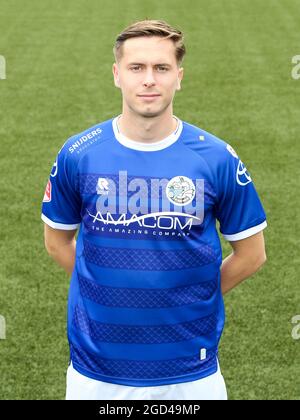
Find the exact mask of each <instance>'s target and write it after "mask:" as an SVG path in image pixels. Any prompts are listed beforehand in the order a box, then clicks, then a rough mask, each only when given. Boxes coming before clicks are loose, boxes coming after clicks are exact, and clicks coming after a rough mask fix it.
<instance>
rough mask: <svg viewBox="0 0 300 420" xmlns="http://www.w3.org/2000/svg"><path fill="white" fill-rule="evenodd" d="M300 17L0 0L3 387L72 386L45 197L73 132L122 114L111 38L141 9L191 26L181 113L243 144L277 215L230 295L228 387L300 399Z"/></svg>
mask: <svg viewBox="0 0 300 420" xmlns="http://www.w3.org/2000/svg"><path fill="white" fill-rule="evenodd" d="M299 15H300V3H299V1H298V0H286V1H284V0H278V1H276V0H264V1H260V0H252V1H251V2H249V1H247V0H227V1H225V0H210V1H208V0H206V1H204V0H199V1H197V2H194V1H191V0H187V1H183V2H182V1H178V0H165V1H164V2H161V1H157V0H151V1H150V0H144V1H143V2H139V1H137V0H124V1H120V0H115V1H107V0H77V1H71V0H64V1H63V2H60V1H58V0H44V1H43V2H40V1H37V0H29V1H27V2H23V1H21V0H10V1H9V2H4V1H3V0H0V55H3V56H4V57H5V59H6V63H7V68H6V71H7V79H6V80H0V139H1V141H0V147H1V149H0V150H1V152H0V171H1V172H0V174H1V177H0V199H1V206H0V217H1V229H0V314H2V315H3V316H5V319H6V323H7V338H6V340H0V399H63V398H64V397H65V373H66V369H67V363H68V346H67V338H66V325H65V324H66V301H67V292H68V283H69V279H68V277H67V275H66V274H64V272H63V271H62V270H61V269H60V268H59V267H58V266H56V265H55V263H54V262H52V261H51V260H50V258H49V257H48V256H47V254H46V252H45V249H44V245H43V223H42V221H41V220H40V207H41V201H42V198H43V194H44V188H45V185H46V182H47V179H48V176H49V172H50V169H51V166H52V164H53V162H54V160H55V156H56V154H57V152H58V150H59V149H60V147H61V146H62V144H63V143H64V142H65V140H66V139H67V138H68V137H70V136H71V135H73V134H75V133H77V132H80V131H82V130H84V129H86V128H88V127H89V126H92V125H94V124H96V123H98V122H101V121H104V120H106V119H109V118H112V117H113V116H115V115H118V114H119V113H120V111H121V93H120V91H119V90H118V89H116V88H115V87H114V84H113V77H112V70H111V68H112V64H113V61H114V60H113V54H112V47H113V44H114V41H115V38H116V36H117V34H119V33H120V32H121V31H122V30H123V29H124V28H125V27H126V26H128V25H129V24H130V23H132V22H134V21H136V20H142V19H145V18H149V19H163V20H166V21H167V22H169V23H170V24H171V25H173V26H175V27H178V28H179V29H181V30H182V31H183V32H184V33H185V44H186V48H187V55H186V57H185V60H184V63H183V66H184V68H185V74H184V80H183V83H182V90H181V91H180V92H177V94H176V97H175V102H174V114H175V115H177V116H178V117H180V118H181V119H182V120H184V121H187V122H190V123H192V124H194V125H198V126H199V127H201V128H203V129H205V130H207V131H210V132H212V133H213V134H215V135H217V136H218V137H220V138H222V139H224V140H225V141H227V142H229V143H230V144H231V145H232V146H233V147H234V148H235V149H236V150H237V151H238V153H239V155H240V157H241V159H242V160H243V161H244V162H245V164H246V166H247V168H248V170H249V172H250V173H251V175H252V178H253V180H254V182H255V185H256V188H257V190H258V192H259V194H260V197H261V199H262V202H263V204H264V207H265V210H266V212H267V216H268V228H267V229H266V230H265V238H266V246H267V255H268V262H267V264H266V265H265V266H264V267H263V269H262V270H261V271H259V272H258V273H257V274H256V275H255V276H253V277H252V278H251V279H248V280H247V281H246V282H244V283H242V284H241V285H240V286H239V287H238V288H236V289H234V290H233V291H232V292H231V293H229V294H228V295H226V298H225V305H226V310H227V320H226V325H225V330H224V334H223V338H222V340H221V345H220V363H221V368H222V372H223V375H224V377H225V380H226V384H227V388H228V394H229V398H230V399H300V363H299V362H300V347H299V346H300V341H299V340H298V341H297V340H293V339H292V337H291V330H292V324H291V318H292V317H293V316H294V315H296V314H300V303H299V298H300V293H299V272H300V269H299V264H300V257H299V227H300V223H299V222H300V215H299V211H298V205H299V181H300V176H299V175H300V165H299V158H300V146H299V135H300V112H299V101H300V80H298V81H297V80H294V79H293V78H292V77H291V70H292V67H293V64H292V63H291V59H292V57H293V56H294V55H297V54H300V45H299V32H300V28H299V19H298V17H299ZM222 243H223V246H224V256H226V255H227V254H228V253H229V252H230V248H229V246H228V244H226V243H224V242H222Z"/></svg>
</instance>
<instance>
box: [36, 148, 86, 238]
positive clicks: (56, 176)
mask: <svg viewBox="0 0 300 420" xmlns="http://www.w3.org/2000/svg"><path fill="white" fill-rule="evenodd" d="M76 166H77V165H76V161H74V159H73V160H72V156H70V154H69V153H68V149H67V147H65V145H64V146H63V147H62V149H61V150H60V151H59V153H58V155H57V159H56V161H55V162H54V165H53V167H52V170H51V173H50V176H49V180H48V183H47V186H46V189H45V194H44V198H43V203H42V214H41V218H42V220H43V221H44V222H45V223H47V224H48V225H49V226H51V227H52V228H54V229H62V230H72V229H77V228H78V227H79V226H80V223H81V214H80V213H81V199H80V195H79V193H78V192H77V191H76V171H77V169H76Z"/></svg>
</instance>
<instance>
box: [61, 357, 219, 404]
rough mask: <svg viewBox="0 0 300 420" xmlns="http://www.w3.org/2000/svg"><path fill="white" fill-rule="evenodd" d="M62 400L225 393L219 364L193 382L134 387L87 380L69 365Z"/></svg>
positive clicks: (213, 397) (212, 396)
mask: <svg viewBox="0 0 300 420" xmlns="http://www.w3.org/2000/svg"><path fill="white" fill-rule="evenodd" d="M66 400H227V391H226V385H225V381H224V378H223V375H222V374H221V371H220V366H219V365H218V370H217V372H216V373H214V374H213V375H210V376H207V377H206V378H202V379H198V380H196V381H191V382H181V383H178V384H171V385H159V386H145V387H134V386H127V385H119V384H112V383H109V382H102V381H98V380H95V379H91V378H88V377H87V376H84V375H82V374H81V373H79V372H78V371H77V370H75V369H74V367H73V366H72V363H71V364H70V365H69V367H68V370H67V392H66Z"/></svg>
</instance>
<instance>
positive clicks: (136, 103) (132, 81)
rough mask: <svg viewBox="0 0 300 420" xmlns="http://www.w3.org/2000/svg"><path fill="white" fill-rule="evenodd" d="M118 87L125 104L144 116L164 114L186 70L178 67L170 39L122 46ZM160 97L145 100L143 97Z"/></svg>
mask: <svg viewBox="0 0 300 420" xmlns="http://www.w3.org/2000/svg"><path fill="white" fill-rule="evenodd" d="M113 74H114V82H115V86H116V87H118V88H120V89H121V91H122V95H123V105H124V106H125V107H127V108H130V110H131V111H133V112H134V113H137V114H139V115H142V116H144V117H148V118H149V117H154V116H157V115H160V114H162V113H163V112H164V111H165V110H166V108H168V107H169V106H170V104H171V103H172V101H173V98H174V95H175V92H176V90H180V88H181V86H180V82H181V80H182V77H183V68H180V69H179V68H178V66H177V62H176V57H175V46H174V43H173V41H171V40H170V39H163V38H160V37H157V36H154V37H138V38H130V39H127V40H126V41H125V42H124V44H123V56H122V58H121V60H120V62H119V63H118V64H116V63H114V64H113ZM151 94H153V95H158V96H152V97H145V96H143V95H151Z"/></svg>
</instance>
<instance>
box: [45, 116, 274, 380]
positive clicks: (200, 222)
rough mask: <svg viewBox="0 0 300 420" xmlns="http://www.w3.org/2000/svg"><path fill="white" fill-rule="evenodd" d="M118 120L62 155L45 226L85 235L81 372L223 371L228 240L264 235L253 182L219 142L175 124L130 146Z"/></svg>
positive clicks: (73, 290) (74, 296)
mask: <svg viewBox="0 0 300 420" xmlns="http://www.w3.org/2000/svg"><path fill="white" fill-rule="evenodd" d="M119 117H120V116H117V117H114V118H112V119H109V120H107V121H104V122H102V123H100V124H97V125H95V126H94V127H91V128H89V129H88V130H86V131H84V132H82V133H80V134H78V135H75V136H73V137H71V138H70V139H69V140H67V142H66V143H65V144H64V145H63V147H62V148H61V150H60V151H59V153H58V155H57V160H56V161H55V163H54V165H53V168H52V170H51V174H50V178H49V181H48V184H47V187H46V191H45V196H44V200H43V205H42V219H43V221H44V222H45V223H47V224H48V225H49V226H51V227H52V228H55V229H63V230H72V229H77V228H79V232H78V237H77V246H76V261H75V267H74V270H73V273H72V278H71V284H70V290H69V300H68V340H69V344H70V358H71V361H72V365H73V367H74V369H76V370H77V371H78V372H79V373H81V374H83V375H85V376H87V377H89V378H93V379H97V380H99V381H104V382H110V383H114V384H122V385H129V386H134V387H145V386H158V385H164V384H175V383H181V382H188V381H195V380H198V379H200V378H204V377H207V376H209V375H212V374H213V373H215V372H216V371H217V366H218V365H217V356H218V343H219V340H220V336H221V334H222V330H223V327H224V318H225V315H224V305H223V298H222V293H221V285H220V266H221V263H222V251H221V244H220V239H219V235H218V231H217V226H216V224H217V222H218V223H219V229H220V232H221V233H222V235H223V236H224V238H225V239H226V240H228V241H236V240H240V239H244V238H247V237H249V236H251V235H254V234H255V233H257V232H259V231H261V230H262V229H264V228H265V227H266V225H267V223H266V215H265V212H264V209H263V207H262V204H261V202H260V199H259V197H258V194H257V192H256V190H255V187H254V185H253V182H252V180H251V176H250V174H249V172H248V171H247V169H246V167H245V166H244V164H243V163H242V161H241V160H240V158H239V157H238V155H237V154H236V152H235V151H234V149H233V148H232V147H231V146H230V145H228V144H227V143H226V142H224V141H223V140H220V139H218V138H217V137H215V136H214V135H212V134H210V133H208V132H206V131H204V130H202V129H201V128H198V127H196V126H194V125H192V124H189V123H187V122H184V121H182V120H180V119H179V118H177V117H175V116H174V118H176V120H177V128H176V130H175V131H174V132H173V133H172V134H171V135H170V136H168V137H167V138H165V139H163V140H160V141H157V142H154V143H141V142H136V141H133V140H130V139H127V138H126V137H125V136H124V135H122V134H121V133H120V131H119V129H118V118H119Z"/></svg>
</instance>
